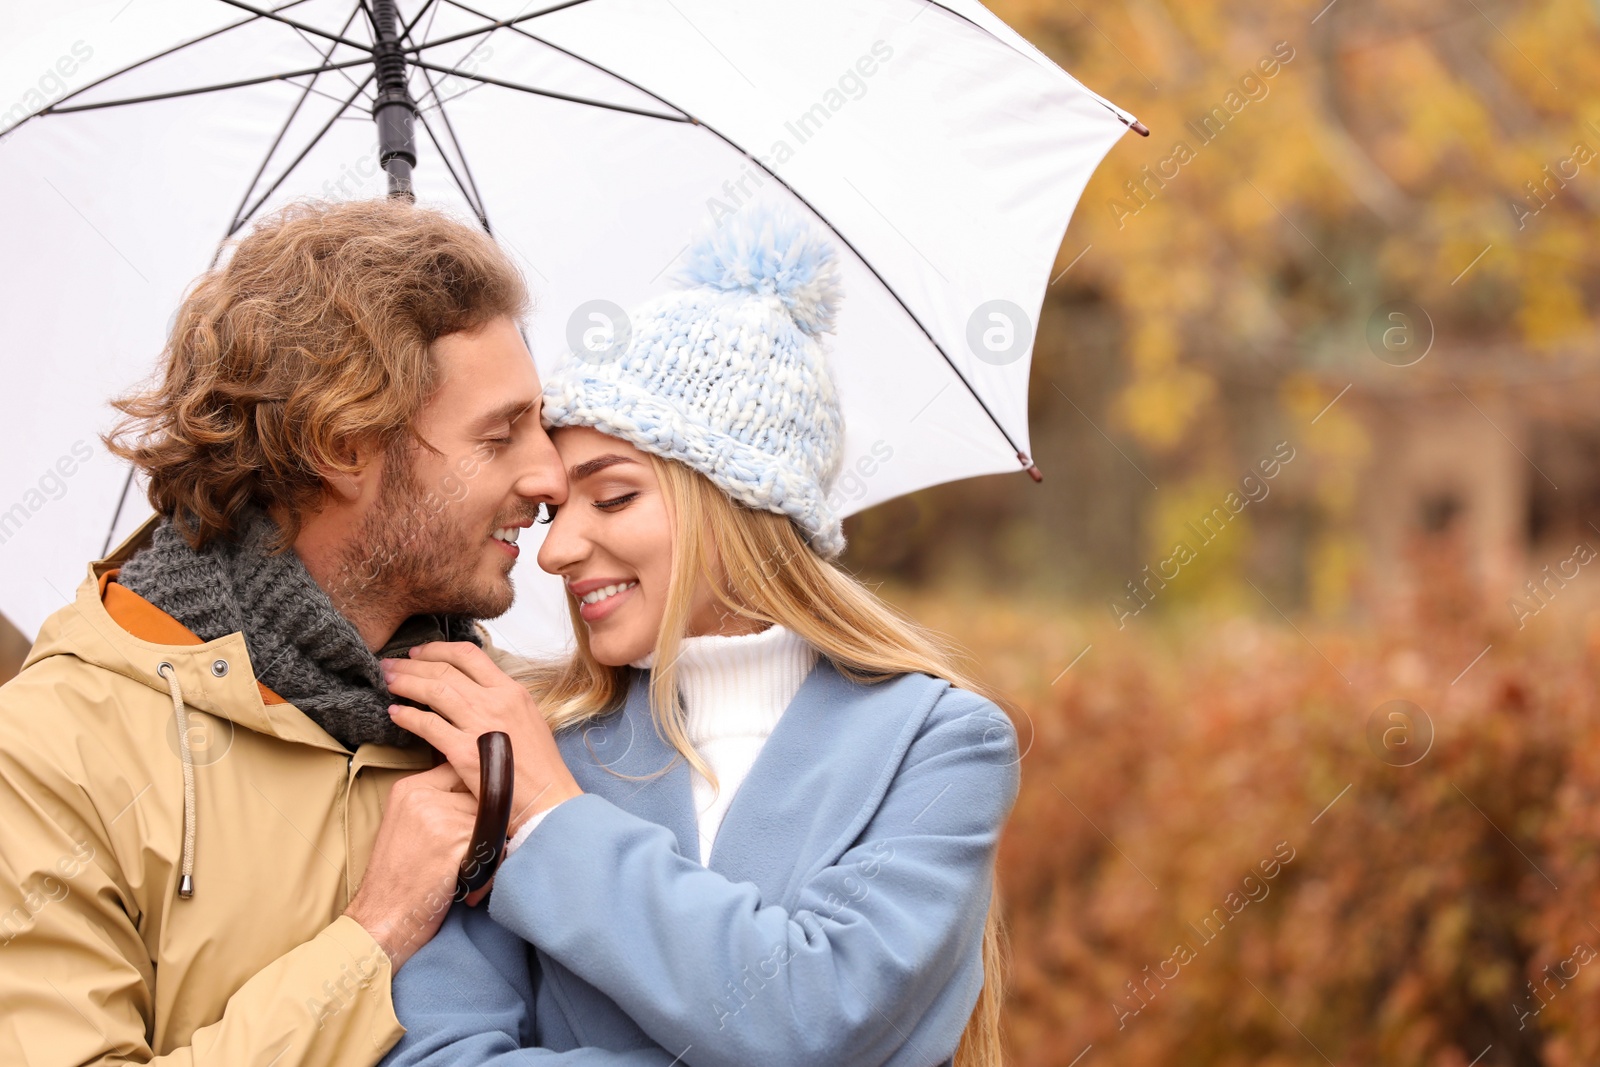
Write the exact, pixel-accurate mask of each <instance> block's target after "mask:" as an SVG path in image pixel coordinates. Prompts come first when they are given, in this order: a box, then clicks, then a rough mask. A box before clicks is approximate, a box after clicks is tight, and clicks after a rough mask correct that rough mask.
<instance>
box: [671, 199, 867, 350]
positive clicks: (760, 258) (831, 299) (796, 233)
mask: <svg viewBox="0 0 1600 1067" xmlns="http://www.w3.org/2000/svg"><path fill="white" fill-rule="evenodd" d="M838 260H839V253H838V250H837V249H836V248H835V246H834V243H833V238H832V235H831V234H830V233H829V232H828V230H827V229H825V228H824V227H823V226H821V225H819V224H817V223H814V222H811V221H809V220H807V219H802V218H799V217H797V216H796V215H795V214H794V213H793V212H791V211H789V210H786V209H784V208H780V207H776V206H770V205H765V204H752V205H750V206H748V207H746V208H745V209H743V210H741V211H738V212H736V213H734V214H733V215H730V216H728V217H727V218H725V219H723V220H722V221H721V222H720V223H719V224H718V225H717V226H715V227H714V228H713V229H712V230H711V231H710V232H709V233H706V234H703V235H702V236H701V237H700V238H699V239H698V240H697V241H696V242H695V244H694V246H693V247H692V248H690V249H689V252H688V255H687V257H686V259H685V262H684V265H683V267H682V268H680V269H679V271H678V272H677V275H676V280H677V281H678V282H679V284H681V285H685V286H709V287H711V288H714V289H722V290H726V291H733V290H744V291H745V292H750V293H762V294H774V295H776V296H777V297H778V298H779V299H780V300H782V301H783V304H784V306H785V307H787V308H788V309H789V313H790V315H792V316H793V317H794V321H795V325H797V326H799V327H800V328H801V329H802V330H804V331H805V332H806V333H808V334H811V335H812V336H816V335H817V334H819V333H825V332H827V331H829V330H832V329H833V322H834V316H835V315H836V314H837V313H838V310H839V301H840V300H841V299H842V298H843V296H844V293H843V291H842V290H841V289H840V285H839V272H838Z"/></svg>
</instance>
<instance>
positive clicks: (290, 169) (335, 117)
mask: <svg viewBox="0 0 1600 1067" xmlns="http://www.w3.org/2000/svg"><path fill="white" fill-rule="evenodd" d="M377 76H378V75H377V71H371V72H369V73H368V74H367V76H366V77H365V78H363V79H362V80H361V84H360V85H358V86H356V91H355V92H353V93H351V94H350V95H349V97H347V98H346V99H345V102H344V105H343V106H342V107H340V108H339V110H338V111H335V112H334V113H333V114H332V115H331V116H330V117H329V118H328V121H327V122H325V123H323V125H322V129H320V130H318V131H317V135H316V136H315V137H313V138H311V142H310V143H309V144H307V145H306V146H305V147H304V148H302V149H301V150H300V154H299V155H297V156H295V157H294V160H293V161H292V162H291V163H290V164H289V165H288V166H287V167H285V168H284V171H283V173H282V174H280V175H278V177H277V178H276V179H275V180H274V181H273V183H272V184H271V185H270V186H268V188H267V191H266V192H264V193H262V194H261V196H260V198H259V199H257V200H256V202H255V204H254V205H252V206H251V208H250V210H249V211H246V212H245V213H244V214H243V215H241V216H240V217H239V218H237V219H235V220H234V223H233V226H232V228H230V229H229V230H228V236H229V237H232V236H233V235H234V234H236V233H238V232H239V231H240V230H241V229H242V228H243V227H244V224H245V223H247V222H249V221H250V219H251V217H252V216H253V215H255V213H256V212H257V211H260V210H261V205H262V204H265V203H266V202H267V198H268V197H270V196H271V195H272V194H273V193H275V192H277V191H278V186H280V185H282V184H283V183H284V182H285V181H287V180H288V178H289V175H291V174H293V173H294V169H295V168H296V167H298V166H299V165H300V163H301V161H302V160H304V159H305V158H306V156H308V155H310V154H311V150H312V149H313V148H315V147H317V145H318V144H319V143H321V141H322V138H323V136H324V135H326V134H327V132H328V131H329V130H331V129H333V124H334V123H335V122H338V121H339V116H341V115H343V114H344V113H345V112H346V111H347V110H349V107H350V105H351V104H353V103H355V99H356V97H358V96H360V95H361V91H362V90H363V89H365V88H366V87H367V85H368V83H370V82H371V81H372V79H373V78H375V77H377Z"/></svg>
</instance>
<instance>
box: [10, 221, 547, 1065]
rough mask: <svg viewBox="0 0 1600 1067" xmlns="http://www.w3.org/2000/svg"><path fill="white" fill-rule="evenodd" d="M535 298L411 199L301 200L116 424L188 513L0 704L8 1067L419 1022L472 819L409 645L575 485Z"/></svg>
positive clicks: (140, 552) (51, 642)
mask: <svg viewBox="0 0 1600 1067" xmlns="http://www.w3.org/2000/svg"><path fill="white" fill-rule="evenodd" d="M526 303H527V296H526V292H525V290H524V287H523V283H522V281H521V278H520V276H519V275H518V273H517V271H516V269H515V267H514V266H513V265H512V264H511V263H510V262H509V260H507V259H506V257H505V256H504V255H503V254H502V253H501V252H500V250H499V249H498V248H497V247H496V246H495V245H494V243H493V242H492V241H491V240H490V239H489V238H488V237H487V236H485V235H484V234H482V233H480V232H477V231H475V230H473V229H471V228H470V227H467V226H465V225H462V224H460V223H457V222H455V221H453V220H451V219H449V218H447V217H445V216H442V215H439V214H437V213H434V212H430V211H427V210H423V209H420V208H417V207H415V206H412V205H410V204H407V203H405V202H400V201H378V202H359V203H346V204H339V205H332V204H302V205H296V206H294V207H291V208H289V209H286V210H285V211H283V212H281V213H279V214H278V215H276V216H274V217H273V218H271V219H269V220H266V221H265V222H263V223H262V224H261V225H260V226H258V227H257V228H256V230H255V231H254V232H253V233H252V234H251V235H250V236H248V237H246V238H244V239H243V240H242V241H241V242H240V243H239V244H238V245H237V246H236V248H235V250H234V252H233V254H232V256H231V258H230V259H229V260H228V261H227V262H226V263H225V264H224V265H222V266H221V267H219V268H217V269H215V270H213V271H212V272H211V273H209V274H207V275H206V276H204V277H203V278H202V279H201V280H200V282H199V283H198V284H197V286H196V287H195V288H194V289H193V290H192V292H191V293H190V295H189V296H188V297H187V299H186V300H185V302H184V304H183V306H182V307H181V308H180V310H179V312H178V315H177V318H176V320H175V322H174V325H173V328H172V333H171V337H170V339H169V341H168V343H167V348H166V352H165V355H164V367H163V370H162V372H161V375H160V376H159V380H158V381H157V384H155V385H154V387H153V388H151V389H150V390H149V391H147V392H143V393H140V394H138V395H135V396H132V397H129V398H126V399H124V400H121V401H118V402H117V405H116V406H117V407H118V408H119V409H120V410H121V411H122V412H123V413H124V415H125V416H126V418H125V419H124V421H123V423H122V424H121V425H120V426H119V427H118V428H117V430H116V431H115V432H114V433H113V434H112V435H110V436H109V437H108V438H107V444H108V446H109V447H110V448H111V449H112V450H113V451H114V452H116V453H117V454H119V455H121V456H123V457H124V458H127V459H129V460H131V461H132V462H133V463H134V464H135V465H136V466H137V467H138V468H139V470H140V471H141V472H142V473H143V474H144V475H145V476H146V477H147V478H148V479H149V495H150V500H151V503H152V504H153V505H154V507H155V509H156V511H157V513H158V514H157V516H156V517H155V518H152V520H151V521H150V522H147V523H146V524H145V525H144V526H143V527H142V528H141V529H140V530H139V531H138V532H136V533H135V534H134V535H133V536H132V537H131V538H130V539H129V540H128V541H127V542H126V543H124V544H123V545H122V546H120V547H119V548H118V549H117V550H116V551H115V552H114V553H113V554H112V555H111V556H110V557H109V558H108V559H105V560H101V561H97V562H95V563H93V564H91V565H90V567H89V576H88V578H87V579H86V580H85V581H84V583H83V584H82V585H81V586H80V587H79V589H78V593H77V599H76V601H75V602H74V603H73V604H71V605H69V606H67V607H65V608H62V609H61V610H60V611H58V612H56V613H55V614H54V615H53V616H51V618H50V619H49V620H48V621H47V622H46V623H45V624H44V627H43V628H42V630H41V632H40V634H39V639H38V641H37V642H36V643H35V645H34V647H33V650H32V652H31V653H30V655H29V657H28V660H27V662H26V664H25V665H24V668H23V670H22V672H21V674H19V675H18V676H17V677H16V678H15V679H13V680H12V681H11V682H10V683H8V684H7V685H5V686H4V687H3V688H0V1004H4V1006H5V1008H4V1020H3V1022H0V1063H3V1064H6V1065H8V1067H9V1065H12V1064H30V1065H39V1067H46V1065H48V1067H53V1065H58V1064H59V1065H66V1064H113V1063H115V1064H124V1063H153V1064H179V1063H182V1064H186V1065H187V1064H195V1065H218V1067H245V1065H251V1064H260V1065H263V1067H265V1065H267V1064H273V1065H276V1067H295V1065H324V1064H325V1065H334V1064H337V1065H340V1067H367V1065H371V1064H375V1063H377V1062H378V1060H380V1059H381V1058H382V1057H383V1055H384V1054H385V1053H386V1052H387V1051H388V1050H389V1049H390V1048H391V1047H392V1046H393V1045H394V1044H395V1043H396V1042H397V1041H398V1040H399V1038H400V1037H401V1035H402V1034H403V1033H404V1032H405V1031H404V1028H403V1027H401V1025H400V1024H399V1022H398V1021H397V1020H396V1018H395V1015H394V1010H393V1005H392V1002H391V1000H390V992H389V983H390V979H391V977H392V975H393V974H394V972H395V971H396V970H398V969H399V967H401V966H402V965H403V964H404V963H405V961H406V959H407V958H409V956H410V955H411V954H412V953H413V952H415V951H416V949H417V948H418V947H420V946H421V945H422V944H424V943H425V942H426V941H427V940H428V939H429V938H430V937H431V936H432V935H433V933H434V932H435V931H436V930H437V929H438V925H439V923H440V921H441V920H442V919H443V915H444V912H445V910H446V908H447V906H448V902H449V898H450V896H451V894H452V893H453V891H454V888H455V879H456V872H457V868H458V866H459V864H460V862H461V859H462V857H463V854H464V852H465V851H466V846H467V841H468V839H469V837H470V832H471V827H472V822H473V817H474V812H475V803H474V802H473V800H472V797H471V794H470V793H469V792H467V791H466V788H465V785H464V783H463V782H462V781H461V779H460V777H459V776H458V775H457V774H456V772H455V771H454V770H453V769H452V768H451V767H450V765H448V764H443V763H441V764H440V765H439V766H438V767H433V762H434V756H433V752H432V750H431V749H430V748H429V747H428V746H427V745H425V744H423V743H421V741H420V740H419V739H417V738H416V737H414V736H413V735H411V734H409V733H406V732H405V731H403V730H400V729H399V728H398V727H397V726H396V725H395V724H394V723H393V721H392V720H391V719H390V717H389V714H388V711H387V709H388V706H389V704H390V703H392V702H394V698H393V697H391V696H390V694H389V693H388V691H387V690H386V689H385V687H384V684H383V680H382V673H381V670H380V668H379V664H378V660H379V658H380V657H382V656H384V655H394V654H396V653H400V654H403V650H404V649H406V648H408V647H410V646H412V645H415V644H418V643H421V642H423V641H427V640H438V639H445V640H458V641H459V640H467V641H474V642H477V643H480V644H481V643H483V637H482V633H481V632H480V631H479V630H478V628H477V627H476V625H475V622H474V620H477V619H484V618H491V617H494V616H496V615H499V614H501V613H503V612H504V611H505V610H506V609H507V608H508V607H509V606H510V604H511V599H512V586H511V579H510V570H511V567H512V564H513V563H514V562H515V560H516V555H517V548H516V544H515V540H516V532H517V531H518V530H519V529H522V528H525V527H526V526H528V525H529V524H530V523H531V522H533V521H534V519H535V516H536V515H537V514H538V511H539V508H540V506H541V505H542V504H552V505H555V504H559V503H561V502H562V501H563V500H564V499H565V498H566V480H565V475H564V474H563V472H562V470H561V467H560V462H559V458H558V456H557V454H556V451H555V449H554V447H553V446H552V444H551V443H550V440H549V438H548V437H547V436H546V435H545V433H544V431H543V429H542V427H541V426H540V420H539V410H538V409H539V403H540V399H539V380H538V376H537V374H536V373H535V370H534V366H533V362H532V360H531V358H530V357H529V355H528V351H527V349H526V347H525V346H524V345H523V343H522V340H521V337H520V335H519V333H518V330H517V324H516V320H517V317H518V316H519V315H521V314H522V313H523V311H524V309H525V306H526ZM491 654H494V653H493V652H492V650H491ZM530 807H531V806H530ZM534 813H535V811H529V812H522V813H518V815H519V816H520V817H524V818H525V817H531V815H532V814H534Z"/></svg>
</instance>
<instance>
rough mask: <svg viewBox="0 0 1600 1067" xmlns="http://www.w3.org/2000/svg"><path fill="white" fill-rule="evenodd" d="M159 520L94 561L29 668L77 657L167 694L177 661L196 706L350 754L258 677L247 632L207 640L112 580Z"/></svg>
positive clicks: (186, 695) (48, 623)
mask: <svg viewBox="0 0 1600 1067" xmlns="http://www.w3.org/2000/svg"><path fill="white" fill-rule="evenodd" d="M159 522H160V517H159V516H155V515H152V516H151V517H150V518H149V519H148V520H146V521H145V523H144V524H143V525H142V526H140V527H139V528H138V529H137V530H135V531H134V532H133V533H132V534H131V535H129V537H128V538H127V539H126V540H125V541H123V542H122V544H120V545H118V546H117V547H116V548H115V549H114V550H113V551H112V552H111V554H110V555H108V556H107V557H106V558H104V559H100V560H95V561H94V562H93V563H91V564H89V568H88V574H87V575H86V576H85V578H84V580H83V582H82V583H80V584H79V586H78V590H77V596H76V597H75V599H74V600H73V602H72V603H71V604H69V605H67V606H66V607H64V608H62V609H61V610H59V611H57V612H56V613H55V614H53V615H51V616H50V617H49V618H48V619H46V620H45V623H44V625H43V626H42V627H41V628H40V630H39V636H38V639H37V640H35V641H34V644H33V648H32V650H31V651H30V652H29V653H28V658H27V660H26V661H25V662H24V663H23V667H24V669H26V668H27V667H29V666H32V665H33V664H34V663H37V662H39V661H40V660H43V659H46V658H48V657H50V656H73V657H76V658H77V659H79V660H81V661H83V662H84V663H88V664H92V665H94V666H96V667H101V668H104V669H105V670H109V671H113V672H115V673H117V674H120V675H122V676H123V677H125V678H129V679H131V680H133V681H135V682H138V683H140V684H141V685H145V686H148V687H149V688H151V689H153V690H155V691H156V692H159V693H161V694H162V695H163V696H167V695H170V693H171V691H172V685H171V684H170V683H169V682H168V680H167V678H166V677H164V676H163V675H162V674H161V671H160V668H161V665H162V664H163V663H167V664H171V668H170V669H171V670H173V671H175V672H176V677H177V680H178V683H179V684H180V686H181V688H182V693H183V702H184V703H185V704H186V705H187V707H188V708H189V709H190V710H193V711H203V712H205V713H206V714H208V715H215V716H217V717H219V718H223V719H227V720H228V721H230V722H232V723H234V724H235V725H238V726H242V727H245V728H246V729H249V730H254V731H256V732H257V733H262V734H267V735H270V736H272V737H276V738H280V739H282V740H284V741H291V742H295V743H299V744H306V745H312V746H314V747H316V748H323V749H333V750H335V751H339V752H349V751H350V750H349V749H347V748H345V747H344V746H343V745H341V744H340V743H339V742H338V741H337V740H335V739H334V738H333V736H332V735H330V734H329V733H328V732H327V731H326V730H324V729H323V728H322V727H320V726H318V725H317V724H316V723H315V722H314V721H312V719H311V718H310V717H308V716H307V715H306V714H305V713H304V712H302V711H301V710H300V709H299V708H297V707H295V706H294V705H293V704H291V703H288V702H287V701H285V700H284V699H283V697H281V696H279V695H278V694H276V693H274V692H273V691H272V690H271V689H269V688H267V687H266V686H265V685H263V684H261V683H260V682H259V681H258V680H257V678H256V675H255V670H254V668H253V667H252V665H251V663H250V655H249V653H248V651H246V649H245V642H244V635H243V634H240V633H232V634H228V635H226V636H225V637H219V638H217V639H216V640H214V641H201V640H200V638H199V637H197V636H196V635H195V634H193V633H191V632H190V631H189V629H188V628H187V627H185V626H184V625H183V624H182V623H181V622H179V621H178V620H177V619H175V618H173V617H172V616H171V615H168V614H167V613H166V612H164V611H162V610H161V609H160V608H158V607H156V606H155V605H154V604H152V603H150V602H149V601H148V600H145V599H144V598H143V597H141V596H139V595H138V594H137V593H134V592H133V591H131V590H129V589H127V588H125V587H123V586H121V585H118V584H116V583H115V582H114V581H113V580H112V579H113V578H114V577H115V575H116V572H117V570H118V569H119V568H120V567H121V565H122V564H123V563H124V562H126V561H127V560H128V559H129V558H130V557H131V556H132V555H133V554H134V553H135V552H137V551H138V550H139V549H141V548H143V547H144V546H145V545H146V544H148V543H149V541H150V537H151V535H152V533H153V532H154V530H155V527H156V525H157V524H158V523H159Z"/></svg>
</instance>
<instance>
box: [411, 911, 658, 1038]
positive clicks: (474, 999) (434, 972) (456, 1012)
mask: <svg viewBox="0 0 1600 1067" xmlns="http://www.w3.org/2000/svg"><path fill="white" fill-rule="evenodd" d="M491 899H492V897H491ZM533 968H534V964H533V961H532V958H531V952H530V949H529V947H528V944H527V943H526V942H525V941H523V940H522V939H521V938H518V937H516V936H514V935H512V934H509V933H507V932H506V931H505V930H504V929H502V928H501V927H500V926H499V924H497V923H496V922H495V921H494V920H493V919H491V918H490V917H489V914H488V909H487V908H486V907H473V908H469V907H467V906H466V905H465V904H461V903H457V904H454V905H452V906H451V908H450V913H449V914H448V915H446V916H445V920H444V923H443V924H442V925H441V926H440V928H439V932H438V933H437V934H435V935H434V937H433V940H431V941H429V942H428V943H427V944H426V945H423V946H422V948H420V949H418V950H417V952H416V954H415V955H413V956H412V957H411V959H409V960H407V961H406V964H405V966H403V967H401V968H400V973H399V974H398V975H396V976H395V982H394V1002H395V1010H396V1012H397V1013H398V1014H399V1016H400V1018H401V1021H402V1022H403V1023H404V1025H405V1027H406V1034H405V1036H404V1037H403V1038H401V1039H400V1043H399V1044H398V1045H396V1046H395V1047H394V1049H393V1050H392V1051H390V1053H389V1055H388V1056H386V1057H385V1058H384V1060H383V1063H382V1064H381V1067H524V1065H531V1067H672V1065H673V1064H675V1063H678V1062H679V1061H678V1059H677V1057H675V1056H672V1055H670V1054H669V1053H668V1052H667V1051H666V1050H665V1049H662V1048H660V1047H659V1046H651V1047H650V1048H643V1049H633V1050H629V1051H623V1052H613V1051H610V1050H607V1049H600V1048H580V1049H573V1050H570V1051H566V1052H556V1051H552V1050H550V1049H544V1048H536V1047H533V1044H534V1040H535V1036H534V1035H535V1029H534V1002H535V1001H534V971H533Z"/></svg>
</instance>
